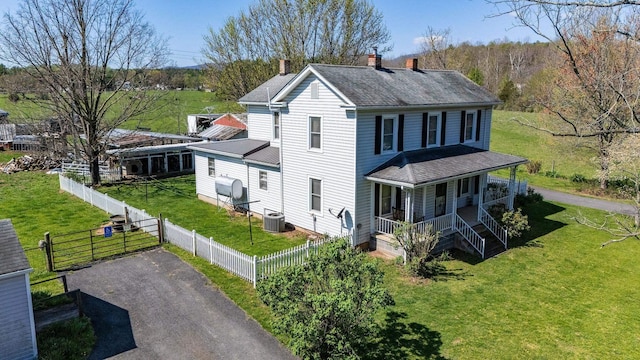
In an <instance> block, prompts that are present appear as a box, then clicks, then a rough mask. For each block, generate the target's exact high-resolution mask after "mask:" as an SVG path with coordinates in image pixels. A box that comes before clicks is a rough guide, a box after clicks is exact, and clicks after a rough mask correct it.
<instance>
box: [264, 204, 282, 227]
mask: <svg viewBox="0 0 640 360" xmlns="http://www.w3.org/2000/svg"><path fill="white" fill-rule="evenodd" d="M284 225H285V224H284V214H283V213H281V212H277V211H272V210H268V209H265V210H264V214H263V216H262V226H263V227H264V230H265V231H269V232H283V231H284Z"/></svg>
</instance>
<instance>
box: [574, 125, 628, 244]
mask: <svg viewBox="0 0 640 360" xmlns="http://www.w3.org/2000/svg"><path fill="white" fill-rule="evenodd" d="M639 153H640V135H637V134H633V135H628V136H626V137H625V138H624V139H622V140H621V141H619V142H618V143H617V144H615V146H613V147H612V149H611V151H610V152H609V169H608V171H607V174H600V175H601V176H602V175H606V176H607V178H609V179H612V180H617V181H619V182H620V183H621V186H620V190H619V191H620V195H621V196H622V197H623V198H624V199H627V200H630V201H631V202H632V203H633V206H634V214H633V216H631V217H630V216H628V215H626V214H615V213H610V214H608V215H607V216H605V218H604V220H603V221H600V222H597V221H595V220H592V219H590V218H587V217H585V216H583V215H579V216H577V217H575V220H576V221H577V222H579V223H580V224H583V225H587V226H589V227H591V228H594V229H599V230H603V231H605V232H607V233H609V235H611V236H612V237H613V239H611V240H609V241H607V242H605V243H603V244H602V246H606V245H609V244H612V243H616V242H620V241H623V240H626V239H629V238H635V239H638V240H640V157H638V154H639Z"/></svg>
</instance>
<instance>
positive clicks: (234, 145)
mask: <svg viewBox="0 0 640 360" xmlns="http://www.w3.org/2000/svg"><path fill="white" fill-rule="evenodd" d="M267 146H269V142H268V141H262V140H254V139H237V140H226V141H215V142H209V143H198V144H193V145H190V146H188V147H187V148H188V149H191V150H195V151H202V152H206V153H210V154H216V155H224V156H230V157H235V158H240V159H242V158H244V157H245V156H247V155H249V154H251V153H254V152H256V151H258V150H262V149H264V148H266V147H267Z"/></svg>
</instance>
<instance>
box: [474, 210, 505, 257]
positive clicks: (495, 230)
mask: <svg viewBox="0 0 640 360" xmlns="http://www.w3.org/2000/svg"><path fill="white" fill-rule="evenodd" d="M480 222H481V223H482V224H483V225H484V226H485V227H486V228H487V229H489V231H491V233H492V234H493V235H494V236H495V237H496V238H498V240H500V242H501V243H502V245H504V248H505V250H506V249H507V230H506V229H505V228H503V227H502V226H500V224H498V222H497V221H496V220H495V219H494V218H493V216H491V215H490V214H489V213H488V212H487V211H486V210H485V209H483V208H480Z"/></svg>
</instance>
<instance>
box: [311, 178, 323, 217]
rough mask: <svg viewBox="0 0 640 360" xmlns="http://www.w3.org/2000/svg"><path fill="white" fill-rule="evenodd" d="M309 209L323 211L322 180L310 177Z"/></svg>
mask: <svg viewBox="0 0 640 360" xmlns="http://www.w3.org/2000/svg"><path fill="white" fill-rule="evenodd" d="M309 210H310V211H314V212H321V211H322V180H320V179H313V178H309Z"/></svg>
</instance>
